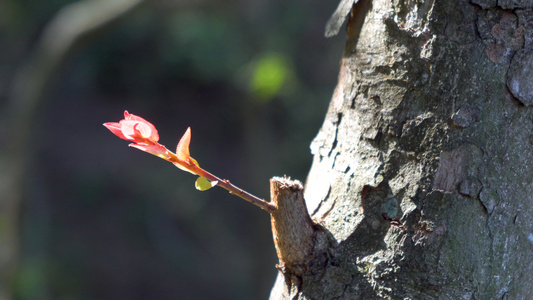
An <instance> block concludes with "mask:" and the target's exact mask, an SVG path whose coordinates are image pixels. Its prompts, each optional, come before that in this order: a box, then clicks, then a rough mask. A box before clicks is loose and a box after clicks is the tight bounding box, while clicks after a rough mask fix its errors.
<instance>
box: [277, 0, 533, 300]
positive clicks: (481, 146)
mask: <svg viewBox="0 0 533 300" xmlns="http://www.w3.org/2000/svg"><path fill="white" fill-rule="evenodd" d="M472 2H473V3H469V2H467V1H400V0H394V1H384V0H377V1H373V2H372V3H371V4H370V6H369V7H368V12H367V13H366V16H364V22H363V24H362V27H361V28H360V30H359V29H357V28H355V29H354V27H353V26H354V24H357V23H358V22H360V21H361V19H358V18H357V17H353V16H356V15H357V14H354V13H353V12H352V17H351V18H349V20H348V36H347V45H346V49H345V53H344V56H343V58H342V63H341V67H340V74H339V82H338V85H337V87H336V90H335V92H334V94H333V98H332V100H331V104H330V107H329V110H328V112H327V115H326V118H325V121H324V124H323V126H322V128H321V129H320V132H319V133H318V135H317V137H316V138H315V140H314V141H313V143H312V145H311V151H312V153H313V155H314V160H313V165H312V168H311V171H310V173H309V177H308V179H307V183H306V190H305V199H306V203H307V208H308V210H309V212H310V213H311V215H312V217H313V219H314V220H315V222H317V223H319V224H321V225H322V226H323V228H325V230H327V231H328V234H329V235H330V236H331V239H332V241H331V245H332V246H331V247H330V248H329V249H328V251H327V254H328V255H327V257H328V259H327V262H326V263H325V264H322V265H320V267H319V268H315V269H313V270H311V271H310V272H308V273H306V274H303V275H302V276H301V281H299V282H298V284H297V285H296V284H294V283H291V282H288V281H286V280H285V281H284V280H283V276H284V275H282V274H280V275H279V277H278V280H277V281H276V284H275V286H274V288H273V290H272V294H271V299H289V298H291V299H295V298H296V299H406V298H407V299H533V288H532V287H533V276H531V273H532V271H533V222H532V221H531V219H530V218H531V216H532V215H533V193H532V191H533V168H532V166H533V146H532V144H533V135H532V132H533V131H532V130H533V111H532V108H531V106H532V105H533V81H532V80H531V78H532V77H533V76H532V75H533V74H532V72H533V71H532V70H533V43H532V41H533V38H532V37H533V1H498V2H497V1H496V0H494V1H488V0H487V1H483V0H473V1H472ZM359 18H360V17H359ZM356 27H357V26H356Z"/></svg>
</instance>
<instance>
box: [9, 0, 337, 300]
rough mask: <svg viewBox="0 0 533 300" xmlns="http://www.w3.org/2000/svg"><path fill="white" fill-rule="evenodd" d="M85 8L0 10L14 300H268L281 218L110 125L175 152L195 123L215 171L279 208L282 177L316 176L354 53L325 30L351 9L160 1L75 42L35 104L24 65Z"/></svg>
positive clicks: (195, 153) (47, 5)
mask: <svg viewBox="0 0 533 300" xmlns="http://www.w3.org/2000/svg"><path fill="white" fill-rule="evenodd" d="M87 1H89V2H91V0H87ZM96 1H98V0H93V1H92V2H96ZM106 1H109V2H112V1H117V0H106ZM118 1H122V0H118ZM73 3H75V2H73V1H66V0H51V1H37V0H1V1H0V31H1V32H0V43H1V44H0V45H1V47H0V58H1V62H0V93H1V94H0V95H1V101H2V102H1V103H0V109H1V114H0V116H1V117H2V120H0V125H1V127H2V128H1V129H0V137H1V139H2V145H0V150H1V151H0V154H1V155H2V157H0V159H1V162H2V168H3V170H0V172H2V173H3V175H2V177H1V178H0V179H2V180H3V182H2V185H1V188H2V191H1V193H0V196H1V197H2V199H0V200H1V201H2V203H1V204H2V205H1V207H0V209H1V210H2V211H1V213H2V216H1V217H0V218H1V220H0V242H2V243H3V245H1V247H0V248H1V249H0V256H3V258H4V259H5V260H6V261H3V263H2V264H1V265H0V267H1V269H0V271H1V272H2V277H1V280H3V281H4V282H2V283H1V284H0V289H4V291H0V296H1V295H4V296H5V297H9V294H11V296H12V297H13V299H266V298H267V297H268V295H269V292H270V289H271V287H272V285H273V283H274V280H275V276H276V273H277V270H276V268H275V264H276V263H277V257H276V254H275V250H274V246H273V243H272V235H271V232H270V218H269V216H268V214H267V213H265V212H264V211H261V210H260V209H258V208H256V207H254V206H252V205H250V204H248V203H247V202H245V201H243V200H241V199H239V198H236V197H233V196H231V195H229V194H228V193H227V192H226V191H225V190H223V189H219V188H215V189H211V190H209V191H206V192H199V191H196V190H195V188H194V181H195V179H196V178H195V176H191V175H190V174H188V173H185V172H183V171H181V170H178V169H177V168H175V167H173V166H172V165H171V164H169V163H167V162H165V161H163V160H161V159H158V158H156V157H154V156H151V155H148V154H146V153H143V152H141V151H138V150H136V149H133V148H128V147H127V144H128V142H126V141H123V140H120V139H118V138H117V137H115V136H114V135H113V134H111V133H110V132H109V131H108V130H107V129H105V128H104V127H103V126H102V123H104V122H117V121H119V120H120V119H122V116H123V112H124V110H126V109H127V110H128V111H129V112H130V113H133V114H136V115H139V116H142V117H144V118H146V119H147V120H149V121H150V122H152V123H153V124H154V125H155V126H156V127H157V129H158V130H159V134H160V137H161V139H160V142H161V143H162V144H164V145H166V146H167V147H168V148H169V149H171V150H173V149H175V146H176V144H177V142H178V140H179V138H180V137H181V135H182V134H183V133H184V132H185V130H186V128H187V127H188V126H190V127H191V128H192V142H191V149H190V150H191V156H192V157H194V158H195V159H197V160H198V162H199V163H200V165H201V166H202V167H204V168H205V169H207V170H209V171H211V172H212V173H214V174H215V175H217V176H219V177H222V178H226V179H229V180H231V181H232V183H234V184H236V185H237V186H239V187H242V188H244V189H246V190H247V191H249V192H251V193H253V194H255V195H257V196H259V197H262V198H265V199H268V197H269V184H268V179H269V178H270V177H272V176H281V175H284V174H286V175H288V176H291V177H292V178H297V179H300V180H302V181H304V180H305V178H306V175H307V171H308V169H309V167H310V164H311V154H310V151H309V144H310V142H311V140H312V139H313V137H314V136H315V135H316V133H317V132H318V129H319V127H320V125H321V123H322V120H323V118H324V115H325V112H326V108H327V106H328V104H329V100H330V97H331V94H332V92H333V88H334V85H335V83H336V79H337V71H338V64H339V61H340V57H341V54H342V47H343V43H344V41H343V38H342V37H337V38H335V39H325V38H324V37H323V30H324V25H325V23H326V21H327V19H328V18H329V16H330V14H331V13H332V12H333V11H334V9H335V7H336V5H337V4H338V2H337V1H319V0H309V1H302V0H291V1H282V0H269V1H266V0H230V1H208V0H204V1H201V0H200V1H195V2H193V1H172V0H160V1H149V2H148V3H147V4H145V5H142V6H139V7H138V8H136V9H135V10H134V11H132V12H131V13H128V14H127V15H125V16H124V17H123V18H121V19H120V21H118V22H113V23H111V24H110V25H109V26H106V27H105V28H103V29H102V30H99V31H98V33H97V34H94V35H91V36H90V38H86V39H84V40H83V42H81V43H79V44H77V45H76V47H74V48H75V49H74V50H75V51H74V52H73V53H72V54H71V55H69V56H68V57H62V58H61V59H64V62H63V63H61V64H60V65H61V67H60V68H57V70H53V71H51V72H49V74H48V75H47V77H46V80H48V82H47V84H46V88H45V89H42V91H41V92H39V93H37V95H33V96H32V97H33V98H31V97H30V98H31V99H33V100H35V101H36V102H35V103H34V106H35V108H33V110H32V109H28V108H27V107H26V108H25V106H24V105H25V104H24V103H23V102H24V101H20V100H19V98H17V96H16V91H15V92H14V91H13V90H14V89H15V90H16V88H14V86H15V85H16V84H17V80H18V84H19V85H20V83H22V88H20V87H19V89H20V90H22V91H26V88H27V91H31V88H30V87H31V86H32V84H33V82H32V80H34V79H33V77H31V76H29V75H27V73H24V68H25V66H27V65H28V64H30V65H31V64H32V59H35V55H38V54H35V53H39V50H38V49H39V47H40V45H41V43H42V40H41V37H42V36H43V32H45V31H46V30H47V29H46V28H48V26H49V24H51V22H53V21H52V20H54V19H55V18H56V17H57V14H58V12H59V11H61V10H62V8H64V7H72V4H73ZM63 11H64V10H63ZM91 13H93V12H90V11H88V12H87V14H89V15H90V14H91ZM95 17H97V16H96V15H95ZM61 26H63V27H64V28H63V27H61ZM61 26H59V27H60V28H61V29H64V30H68V29H69V25H68V23H65V24H61ZM53 47H54V45H52V48H53ZM69 53H70V51H69ZM34 61H35V60H33V62H34ZM37 64H38V63H37ZM43 64H44V63H43ZM21 74H22V75H21ZM24 76H27V78H25V77H24ZM25 109H26V110H29V111H30V113H27V114H25V113H24V111H25ZM21 111H22V113H20V112H21ZM21 124H22V125H21ZM25 125H26V126H25ZM21 137H27V142H26V143H24V141H22V142H20V143H19V142H13V143H12V141H17V139H18V138H21ZM22 140H23V138H22ZM11 145H14V146H13V147H11ZM17 145H23V148H24V149H23V151H22V150H21V149H18V148H17ZM10 147H11V148H10ZM2 148H3V149H2ZM19 161H20V163H19ZM21 166H22V167H21ZM17 167H20V168H23V171H22V173H20V174H22V175H20V178H19V177H17V174H19V173H17V172H19V170H17ZM14 191H15V192H14ZM17 192H18V193H19V195H18V196H16V195H15V196H13V194H17ZM17 197H18V198H17ZM10 222H11V223H13V224H14V226H10V225H9V224H11V223H10ZM10 247H11V249H14V250H13V253H11V254H9V251H7V250H6V251H4V250H5V249H9V248H10ZM4 248H5V249H4ZM2 251H4V252H2ZM6 253H7V254H6ZM6 258H7V259H6Z"/></svg>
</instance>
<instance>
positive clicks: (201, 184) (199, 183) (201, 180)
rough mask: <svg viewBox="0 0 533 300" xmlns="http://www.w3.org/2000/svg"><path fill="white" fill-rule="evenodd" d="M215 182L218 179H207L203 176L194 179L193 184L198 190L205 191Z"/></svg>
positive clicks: (216, 182) (215, 183)
mask: <svg viewBox="0 0 533 300" xmlns="http://www.w3.org/2000/svg"><path fill="white" fill-rule="evenodd" d="M217 184H218V181H216V180H215V181H209V180H207V178H205V177H198V179H196V183H195V184H194V186H195V187H196V189H197V190H199V191H207V190H208V189H210V188H212V187H214V186H215V185H217Z"/></svg>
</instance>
